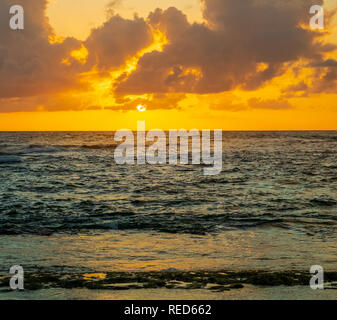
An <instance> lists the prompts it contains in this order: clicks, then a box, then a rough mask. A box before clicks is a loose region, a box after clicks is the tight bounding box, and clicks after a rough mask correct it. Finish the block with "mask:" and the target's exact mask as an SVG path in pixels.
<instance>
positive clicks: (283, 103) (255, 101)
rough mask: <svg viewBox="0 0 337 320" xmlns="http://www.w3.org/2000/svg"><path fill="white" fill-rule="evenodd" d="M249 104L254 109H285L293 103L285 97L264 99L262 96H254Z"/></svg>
mask: <svg viewBox="0 0 337 320" xmlns="http://www.w3.org/2000/svg"><path fill="white" fill-rule="evenodd" d="M248 104H249V106H250V107H251V108H254V109H273V110H283V109H290V108H292V105H291V104H290V103H289V102H288V101H287V100H285V99H278V100H263V99H260V98H252V99H249V101H248Z"/></svg>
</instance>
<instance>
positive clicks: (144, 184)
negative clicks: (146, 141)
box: [0, 131, 337, 275]
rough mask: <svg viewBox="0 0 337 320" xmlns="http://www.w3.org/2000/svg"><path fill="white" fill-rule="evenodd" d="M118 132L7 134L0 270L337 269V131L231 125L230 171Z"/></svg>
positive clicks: (0, 186)
mask: <svg viewBox="0 0 337 320" xmlns="http://www.w3.org/2000/svg"><path fill="white" fill-rule="evenodd" d="M113 136H114V133H113V132H1V133H0V181H1V183H0V273H1V274H4V275H5V274H7V273H8V270H9V268H10V266H12V265H21V266H23V267H24V269H25V271H27V272H32V273H38V272H39V271H40V270H43V272H47V273H55V272H58V273H67V274H68V273H90V272H91V273H98V272H114V271H119V272H143V271H144V272H145V271H146V272H147V271H163V270H164V271H165V270H168V271H179V270H180V271H197V270H220V269H226V270H233V271H236V270H237V271H239V270H274V271H282V270H289V269H296V270H304V271H306V270H309V268H310V266H312V265H316V264H319V265H322V266H323V267H324V268H325V269H326V270H335V271H336V270H337V259H336V252H337V233H336V230H337V153H336V151H337V132H336V131H326V132H325V131H324V132H323V131H301V132H224V133H223V155H224V159H223V171H222V172H221V174H219V175H216V176H211V177H207V176H204V175H203V167H202V165H178V166H170V165H155V166H153V165H132V166H130V165H116V164H115V162H114V158H113V154H114V149H115V147H116V144H114V142H113Z"/></svg>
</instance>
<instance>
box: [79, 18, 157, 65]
mask: <svg viewBox="0 0 337 320" xmlns="http://www.w3.org/2000/svg"><path fill="white" fill-rule="evenodd" d="M152 40H153V39H152V31H151V28H150V27H149V26H148V25H147V23H146V22H145V21H144V19H142V18H139V17H137V16H136V17H134V19H133V20H127V19H123V18H121V17H120V16H113V17H111V18H110V19H109V20H108V21H107V22H105V23H104V24H103V25H102V26H101V27H99V28H96V29H93V30H92V31H91V34H90V36H89V37H88V39H87V40H86V41H85V42H84V45H85V47H86V48H87V49H88V51H89V56H88V62H87V66H89V67H92V66H93V65H97V66H98V68H99V70H109V69H112V68H116V67H118V66H120V65H123V64H124V63H125V61H126V60H127V59H128V58H130V57H132V56H134V55H136V54H137V52H138V51H140V50H141V49H143V48H146V47H147V46H149V45H150V44H151V43H152Z"/></svg>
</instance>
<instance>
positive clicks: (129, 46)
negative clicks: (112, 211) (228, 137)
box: [0, 0, 337, 131]
mask: <svg viewBox="0 0 337 320" xmlns="http://www.w3.org/2000/svg"><path fill="white" fill-rule="evenodd" d="M14 4H20V5H22V6H23V8H24V10H25V29H24V30H16V31H13V30H11V29H10V28H9V23H8V22H9V18H10V16H9V8H10V6H12V5H14ZM312 5H321V6H323V8H324V10H325V27H324V29H323V30H312V29H310V26H309V22H310V18H311V15H310V13H309V9H310V7H311V6H312ZM336 8H337V3H336V1H335V0H325V1H323V0H282V1H281V0H268V1H267V0H245V1H237V0H143V1H140V0H72V1H69V0H49V1H47V0H1V3H0V30H1V32H0V130H2V131H45V130H47V131H53V130H60V131H68V130H69V131H70V130H74V131H77V130H78V131H91V130H93V131H96V130H102V131H107V130H117V129H122V128H129V129H135V128H136V126H137V120H145V121H146V125H147V129H164V130H167V129H174V128H178V129H179V128H185V129H192V128H197V129H223V130H337V18H336V14H335V13H336ZM139 105H142V106H144V107H145V108H146V111H145V112H140V111H138V109H137V107H138V106H139Z"/></svg>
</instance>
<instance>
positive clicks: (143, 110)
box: [137, 104, 146, 112]
mask: <svg viewBox="0 0 337 320" xmlns="http://www.w3.org/2000/svg"><path fill="white" fill-rule="evenodd" d="M137 110H138V111H139V112H145V111H146V108H145V107H144V106H142V105H141V104H140V105H139V106H137Z"/></svg>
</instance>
